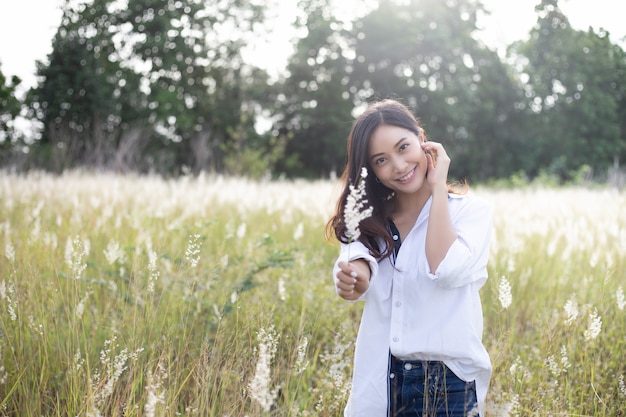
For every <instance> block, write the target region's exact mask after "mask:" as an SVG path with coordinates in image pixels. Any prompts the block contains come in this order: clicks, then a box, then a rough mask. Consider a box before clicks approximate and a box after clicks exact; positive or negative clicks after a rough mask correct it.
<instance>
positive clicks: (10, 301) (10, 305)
mask: <svg viewBox="0 0 626 417" xmlns="http://www.w3.org/2000/svg"><path fill="white" fill-rule="evenodd" d="M14 295H15V287H14V286H13V284H11V285H10V286H9V289H8V295H5V296H4V298H6V300H7V310H8V311H9V317H10V318H11V321H17V312H16V311H15V310H16V307H17V300H16V299H14V298H12V297H13V296H14Z"/></svg>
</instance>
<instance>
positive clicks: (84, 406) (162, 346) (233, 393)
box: [0, 173, 626, 417]
mask: <svg viewBox="0 0 626 417" xmlns="http://www.w3.org/2000/svg"><path fill="white" fill-rule="evenodd" d="M336 191H337V189H336V185H335V184H334V183H332V182H330V181H318V182H304V181H301V182H298V181H297V182H288V181H271V182H269V181H268V182H263V181H260V182H252V181H247V180H243V179H233V178H221V177H213V176H201V177H198V178H182V179H176V180H164V179H160V178H156V177H134V176H126V177H122V176H114V175H108V174H84V173H82V174H81V173H68V174H66V175H63V176H60V177H55V176H51V175H47V174H36V173H32V174H29V175H28V176H16V175H11V174H7V173H3V174H0V416H220V417H222V416H229V417H234V416H338V415H340V413H341V410H342V409H343V406H344V402H345V400H346V396H347V393H348V392H349V387H350V374H351V362H352V350H353V347H354V345H353V342H354V340H355V336H356V331H357V326H358V323H359V317H360V309H361V304H359V303H356V304H351V303H347V302H345V301H343V300H341V299H340V298H339V297H337V296H336V295H335V294H334V289H333V285H332V279H331V272H330V271H331V267H332V264H333V262H334V260H335V257H336V255H337V252H338V247H337V245H336V243H334V242H327V241H326V240H325V238H324V226H325V222H326V220H327V218H328V215H329V213H330V211H331V209H332V205H333V197H334V195H335V193H336ZM472 192H473V193H475V194H476V195H480V196H481V197H483V198H485V199H487V200H488V201H490V202H491V204H492V205H493V207H494V211H495V219H494V224H495V231H494V236H493V244H492V255H491V260H490V264H489V272H490V279H489V280H488V282H487V284H486V285H485V287H484V288H483V290H482V298H483V303H484V304H483V309H484V313H485V334H484V340H485V343H486V346H487V348H488V350H489V352H490V354H491V357H492V362H493V366H494V374H493V378H492V382H491V389H490V393H489V397H488V410H489V411H490V412H489V414H488V415H490V416H611V417H615V416H626V381H625V380H624V379H625V377H626V311H624V307H625V304H626V302H625V299H624V288H625V287H626V272H625V271H626V195H625V194H624V193H619V192H617V191H613V190H609V189H583V188H561V189H545V188H535V187H525V188H520V189H500V190H498V189H493V188H482V187H476V188H473V189H472ZM423 319H424V320H428V317H424V318H423Z"/></svg>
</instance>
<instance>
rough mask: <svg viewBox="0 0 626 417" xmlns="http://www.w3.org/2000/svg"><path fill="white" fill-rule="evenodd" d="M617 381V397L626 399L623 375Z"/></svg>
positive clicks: (625, 385) (625, 384)
mask: <svg viewBox="0 0 626 417" xmlns="http://www.w3.org/2000/svg"><path fill="white" fill-rule="evenodd" d="M617 380H618V383H619V396H620V397H622V398H626V383H624V375H620V376H619V377H618V378H617Z"/></svg>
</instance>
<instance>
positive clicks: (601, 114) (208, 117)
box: [0, 0, 626, 181]
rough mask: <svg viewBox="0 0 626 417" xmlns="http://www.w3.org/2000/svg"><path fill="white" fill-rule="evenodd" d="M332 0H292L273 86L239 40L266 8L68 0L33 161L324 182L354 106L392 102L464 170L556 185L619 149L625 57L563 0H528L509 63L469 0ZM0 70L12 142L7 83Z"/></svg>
mask: <svg viewBox="0 0 626 417" xmlns="http://www.w3.org/2000/svg"><path fill="white" fill-rule="evenodd" d="M335 3H336V0H313V1H300V3H299V4H298V7H299V14H298V18H297V20H296V21H295V24H294V28H295V30H296V31H297V33H299V34H300V36H298V37H297V38H296V39H294V53H293V55H292V56H291V57H290V58H289V61H288V62H287V64H286V68H285V72H284V74H282V77H281V78H279V79H278V80H270V78H269V76H268V74H267V73H266V72H265V71H264V70H262V69H260V68H258V67H257V66H255V65H253V64H251V63H250V62H248V61H247V60H246V58H245V50H246V48H251V47H254V45H255V42H256V40H257V39H258V38H260V37H262V36H263V34H264V33H266V32H267V31H268V30H270V29H271V28H269V27H268V25H269V24H271V21H270V20H268V19H267V18H266V15H267V10H268V8H269V7H272V4H271V3H267V2H262V1H260V0H216V1H213V2H204V1H201V0H177V1H173V0H126V1H125V2H120V1H114V0H90V1H84V2H76V1H71V0H67V1H66V2H65V3H64V6H63V19H62V22H61V25H60V27H59V30H58V32H57V34H56V36H55V37H54V39H53V45H52V46H53V50H52V53H51V54H50V56H49V57H48V62H47V63H39V66H38V73H37V75H38V76H39V80H40V83H39V84H38V86H37V87H35V88H34V89H33V90H32V91H31V92H30V93H29V95H28V98H27V100H26V104H27V105H28V109H29V113H28V114H29V117H30V118H31V119H34V120H37V121H39V122H40V124H41V126H42V130H41V134H40V137H36V138H35V139H36V140H35V143H34V144H33V145H32V146H31V147H30V157H31V159H32V163H33V164H34V165H36V166H40V167H43V168H47V169H53V170H57V171H61V170H63V169H66V168H69V167H75V166H87V167H96V168H101V169H114V170H121V171H130V170H134V171H157V172H161V173H167V174H175V173H178V172H180V171H184V170H190V171H192V172H196V173H197V172H200V171H214V172H224V173H231V174H243V175H252V176H261V175H264V174H265V173H266V172H268V171H271V172H273V174H274V175H281V174H286V175H288V176H292V177H309V178H314V177H319V176H326V175H329V173H334V172H339V171H340V170H341V169H342V168H343V165H344V163H345V145H346V136H347V134H348V132H349V130H350V126H351V123H352V120H353V117H354V115H355V114H357V113H358V112H359V111H360V110H361V109H362V108H363V107H364V106H365V105H367V103H368V102H370V101H372V100H377V99H382V98H388V97H393V98H398V99H400V100H402V101H404V102H405V103H406V104H407V105H409V107H411V108H412V109H413V111H414V112H415V113H416V114H417V115H418V117H420V119H421V122H422V123H423V125H424V127H425V129H426V132H427V134H428V135H429V137H430V138H431V139H432V140H436V141H441V142H443V143H444V144H445V146H446V149H447V150H448V152H449V154H450V155H451V157H452V159H453V164H452V172H451V174H452V176H453V177H456V178H459V179H464V178H467V179H469V180H470V181H486V180H490V179H497V178H503V177H504V178H506V177H511V176H513V175H517V173H519V172H523V173H525V175H527V176H530V177H533V176H536V175H542V174H545V173H547V174H551V175H555V176H558V177H559V178H561V179H563V180H568V179H571V178H573V177H574V176H575V175H577V172H580V171H581V169H585V168H584V167H589V169H593V170H594V172H596V173H602V172H605V170H606V169H607V167H609V166H612V165H615V164H618V163H619V162H620V161H623V160H624V158H625V157H626V145H625V144H626V137H625V136H626V133H625V132H626V106H625V104H624V103H625V101H624V96H625V93H626V92H625V89H626V56H625V54H624V51H623V49H622V48H621V47H620V46H619V45H617V44H615V43H613V42H612V41H611V39H610V37H609V34H608V33H606V32H605V31H602V30H600V31H598V32H595V31H593V30H591V29H589V30H587V31H578V30H575V29H573V28H572V27H571V25H570V24H569V22H568V20H567V17H566V16H565V15H564V14H563V13H562V11H561V10H560V9H559V6H558V1H557V0H539V3H538V5H537V7H536V12H537V24H536V25H535V27H534V28H533V29H532V30H531V32H530V38H529V40H528V41H525V42H518V43H516V44H514V45H512V46H511V47H510V49H509V51H508V54H507V56H505V57H502V56H500V55H499V54H498V53H497V52H496V51H495V50H493V49H491V48H489V47H488V46H486V45H485V44H484V43H482V42H481V41H480V37H479V29H478V25H477V22H478V16H479V15H480V14H481V13H484V12H485V10H484V8H483V6H482V4H481V3H480V2H478V1H476V0H450V1H446V2H442V1H439V0H404V1H399V0H379V1H378V2H376V3H374V2H369V3H367V7H366V6H364V8H363V9H362V10H360V11H355V14H354V16H353V18H352V19H350V20H346V19H345V18H340V17H339V16H337V15H336V14H335V13H334V6H335ZM0 81H3V82H2V83H1V86H2V91H1V93H2V96H1V97H0V100H1V101H0V104H2V107H0V111H2V113H0V116H1V117H2V119H1V121H2V123H3V124H2V129H3V131H4V132H5V133H4V135H5V136H7V137H10V138H16V137H17V133H16V132H14V131H11V130H10V129H8V126H10V125H12V122H9V121H10V120H11V119H12V118H14V117H15V115H16V114H17V112H19V105H20V103H19V101H16V99H15V94H14V87H15V83H13V84H11V83H8V84H7V82H6V80H4V79H2V80H0ZM13 142H15V141H13ZM4 143H7V140H5V141H4ZM4 146H6V145H4Z"/></svg>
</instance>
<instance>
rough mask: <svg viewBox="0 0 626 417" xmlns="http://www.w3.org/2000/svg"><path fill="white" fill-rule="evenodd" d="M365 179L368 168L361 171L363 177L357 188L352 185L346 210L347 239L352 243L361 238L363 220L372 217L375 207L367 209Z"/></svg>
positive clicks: (359, 180)
mask: <svg viewBox="0 0 626 417" xmlns="http://www.w3.org/2000/svg"><path fill="white" fill-rule="evenodd" d="M365 178H367V168H365V167H363V168H362V169H361V177H360V178H359V179H358V181H357V184H356V186H354V184H350V186H349V189H350V192H349V193H348V197H347V198H346V206H345V209H344V221H345V223H346V237H347V238H348V240H349V241H350V242H354V241H355V240H357V239H358V238H359V236H361V229H360V228H359V225H360V224H361V221H362V220H365V219H367V218H368V217H370V216H371V215H372V211H373V210H374V208H373V207H368V208H365V205H366V204H367V198H366V195H365Z"/></svg>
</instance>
